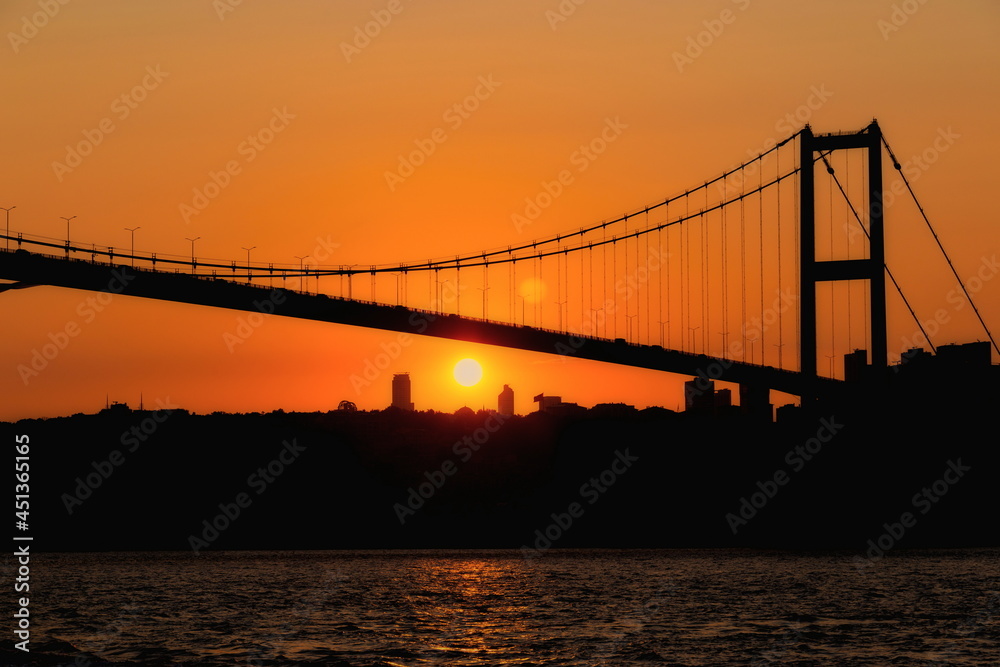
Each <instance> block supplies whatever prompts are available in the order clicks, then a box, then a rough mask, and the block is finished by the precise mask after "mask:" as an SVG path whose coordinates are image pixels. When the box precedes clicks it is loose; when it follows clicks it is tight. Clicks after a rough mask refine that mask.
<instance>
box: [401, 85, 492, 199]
mask: <svg viewBox="0 0 1000 667" xmlns="http://www.w3.org/2000/svg"><path fill="white" fill-rule="evenodd" d="M477 81H478V83H479V85H477V86H476V88H475V90H474V91H473V92H472V94H471V95H467V96H466V97H465V98H463V99H462V100H461V101H459V102H455V103H454V104H452V105H451V106H450V107H448V108H447V109H445V111H444V113H442V114H441V119H442V120H443V121H444V122H445V123H446V124H447V125H448V129H449V130H451V131H452V132H456V131H457V130H458V129H459V128H460V127H462V125H463V124H464V123H465V121H467V120H468V119H469V118H471V117H472V114H473V113H475V112H476V111H478V110H479V108H480V106H481V105H482V103H483V102H485V101H486V100H488V99H490V98H491V97H492V96H493V94H494V93H495V92H496V90H497V88H499V87H500V86H502V85H503V82H502V81H495V80H494V79H493V75H492V74H489V75H485V76H480V77H479V78H478V79H477ZM449 136H450V135H449V134H448V132H447V131H446V130H445V129H444V128H443V127H436V128H434V129H433V130H432V131H431V133H430V135H429V136H427V137H426V138H422V139H414V140H413V144H414V145H415V146H416V148H415V149H413V150H411V151H410V152H409V153H406V154H405V155H404V154H403V153H400V154H399V155H398V156H397V159H398V160H399V164H398V166H397V167H396V169H395V171H386V172H385V183H386V185H388V186H389V192H395V191H396V188H397V187H399V186H400V185H402V184H403V183H405V182H406V179H408V178H409V177H410V176H413V174H414V173H416V171H417V168H418V167H421V166H423V165H424V164H426V163H427V159H428V158H430V157H431V156H432V155H434V153H436V152H437V149H438V146H440V145H441V144H443V143H444V142H446V141H448V137H449Z"/></svg>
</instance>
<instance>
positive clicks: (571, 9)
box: [545, 0, 587, 30]
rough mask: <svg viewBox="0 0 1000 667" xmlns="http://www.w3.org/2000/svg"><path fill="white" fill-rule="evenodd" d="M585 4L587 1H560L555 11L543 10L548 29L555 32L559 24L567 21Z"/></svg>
mask: <svg viewBox="0 0 1000 667" xmlns="http://www.w3.org/2000/svg"><path fill="white" fill-rule="evenodd" d="M585 2H587V0H562V1H561V2H560V3H559V4H558V5H557V6H556V8H555V9H546V10H545V20H546V21H548V23H549V27H550V28H552V30H555V29H556V28H558V27H559V24H560V23H565V22H566V21H568V20H569V17H570V16H573V14H575V13H576V10H577V8H579V7H580V6H581V5H583V4H584V3H585Z"/></svg>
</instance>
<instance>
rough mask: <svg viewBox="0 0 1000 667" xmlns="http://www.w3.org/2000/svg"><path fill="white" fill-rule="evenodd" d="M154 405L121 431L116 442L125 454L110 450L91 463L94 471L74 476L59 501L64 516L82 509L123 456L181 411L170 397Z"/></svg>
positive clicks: (118, 466) (122, 460)
mask: <svg viewBox="0 0 1000 667" xmlns="http://www.w3.org/2000/svg"><path fill="white" fill-rule="evenodd" d="M156 404H157V405H158V406H159V409H157V410H153V411H151V412H149V413H148V414H146V413H140V414H144V416H143V418H142V419H141V420H139V422H138V423H136V424H133V425H132V427H131V428H129V429H128V430H127V431H123V432H122V434H121V437H120V438H119V442H121V444H122V447H123V448H124V451H122V450H119V449H113V450H111V452H110V453H109V454H108V457H107V458H106V459H102V460H100V461H91V462H90V467H91V468H93V471H92V472H89V473H87V474H86V475H85V476H83V477H77V478H76V479H75V480H74V481H75V482H76V486H75V487H74V488H73V490H72V492H71V493H70V492H66V493H63V494H62V496H61V497H60V499H61V500H62V501H63V506H64V507H65V508H66V513H67V514H69V515H72V514H73V511H74V510H75V509H77V508H79V507H82V506H83V503H84V501H86V500H88V499H89V498H90V497H91V496H93V495H94V492H95V491H97V489H99V488H100V487H101V486H103V485H104V483H105V482H106V481H108V480H109V479H111V476H112V475H113V474H114V473H115V471H116V470H118V468H120V467H121V466H122V465H123V464H124V463H125V459H126V454H134V453H135V452H136V451H137V450H138V449H139V447H140V446H142V445H143V444H144V443H145V442H146V441H148V440H149V439H150V437H152V435H153V434H154V433H156V431H157V430H158V429H159V428H160V425H161V424H163V422H165V421H167V419H168V418H169V417H170V415H172V414H173V412H174V410H178V409H180V406H179V405H174V404H173V403H171V402H170V397H169V396H168V397H167V398H166V399H159V398H158V399H156Z"/></svg>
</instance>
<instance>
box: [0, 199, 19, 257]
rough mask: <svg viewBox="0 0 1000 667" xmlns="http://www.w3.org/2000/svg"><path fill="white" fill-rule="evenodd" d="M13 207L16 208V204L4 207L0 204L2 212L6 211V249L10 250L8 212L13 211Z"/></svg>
mask: <svg viewBox="0 0 1000 667" xmlns="http://www.w3.org/2000/svg"><path fill="white" fill-rule="evenodd" d="M15 208H17V207H16V206H11V207H10V208H4V207H3V206H0V211H4V212H6V213H7V234H6V236H7V237H8V238H7V250H10V238H9V237H10V212H11V211H13V210H14V209H15Z"/></svg>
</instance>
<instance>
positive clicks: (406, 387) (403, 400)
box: [392, 373, 413, 410]
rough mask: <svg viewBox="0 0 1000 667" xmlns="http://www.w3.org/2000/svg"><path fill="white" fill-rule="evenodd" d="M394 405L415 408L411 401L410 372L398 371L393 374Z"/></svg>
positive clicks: (407, 408)
mask: <svg viewBox="0 0 1000 667" xmlns="http://www.w3.org/2000/svg"><path fill="white" fill-rule="evenodd" d="M392 407H394V408H399V409H400V410H413V403H412V402H411V401H410V374H409V373H396V374H395V375H393V376H392Z"/></svg>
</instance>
